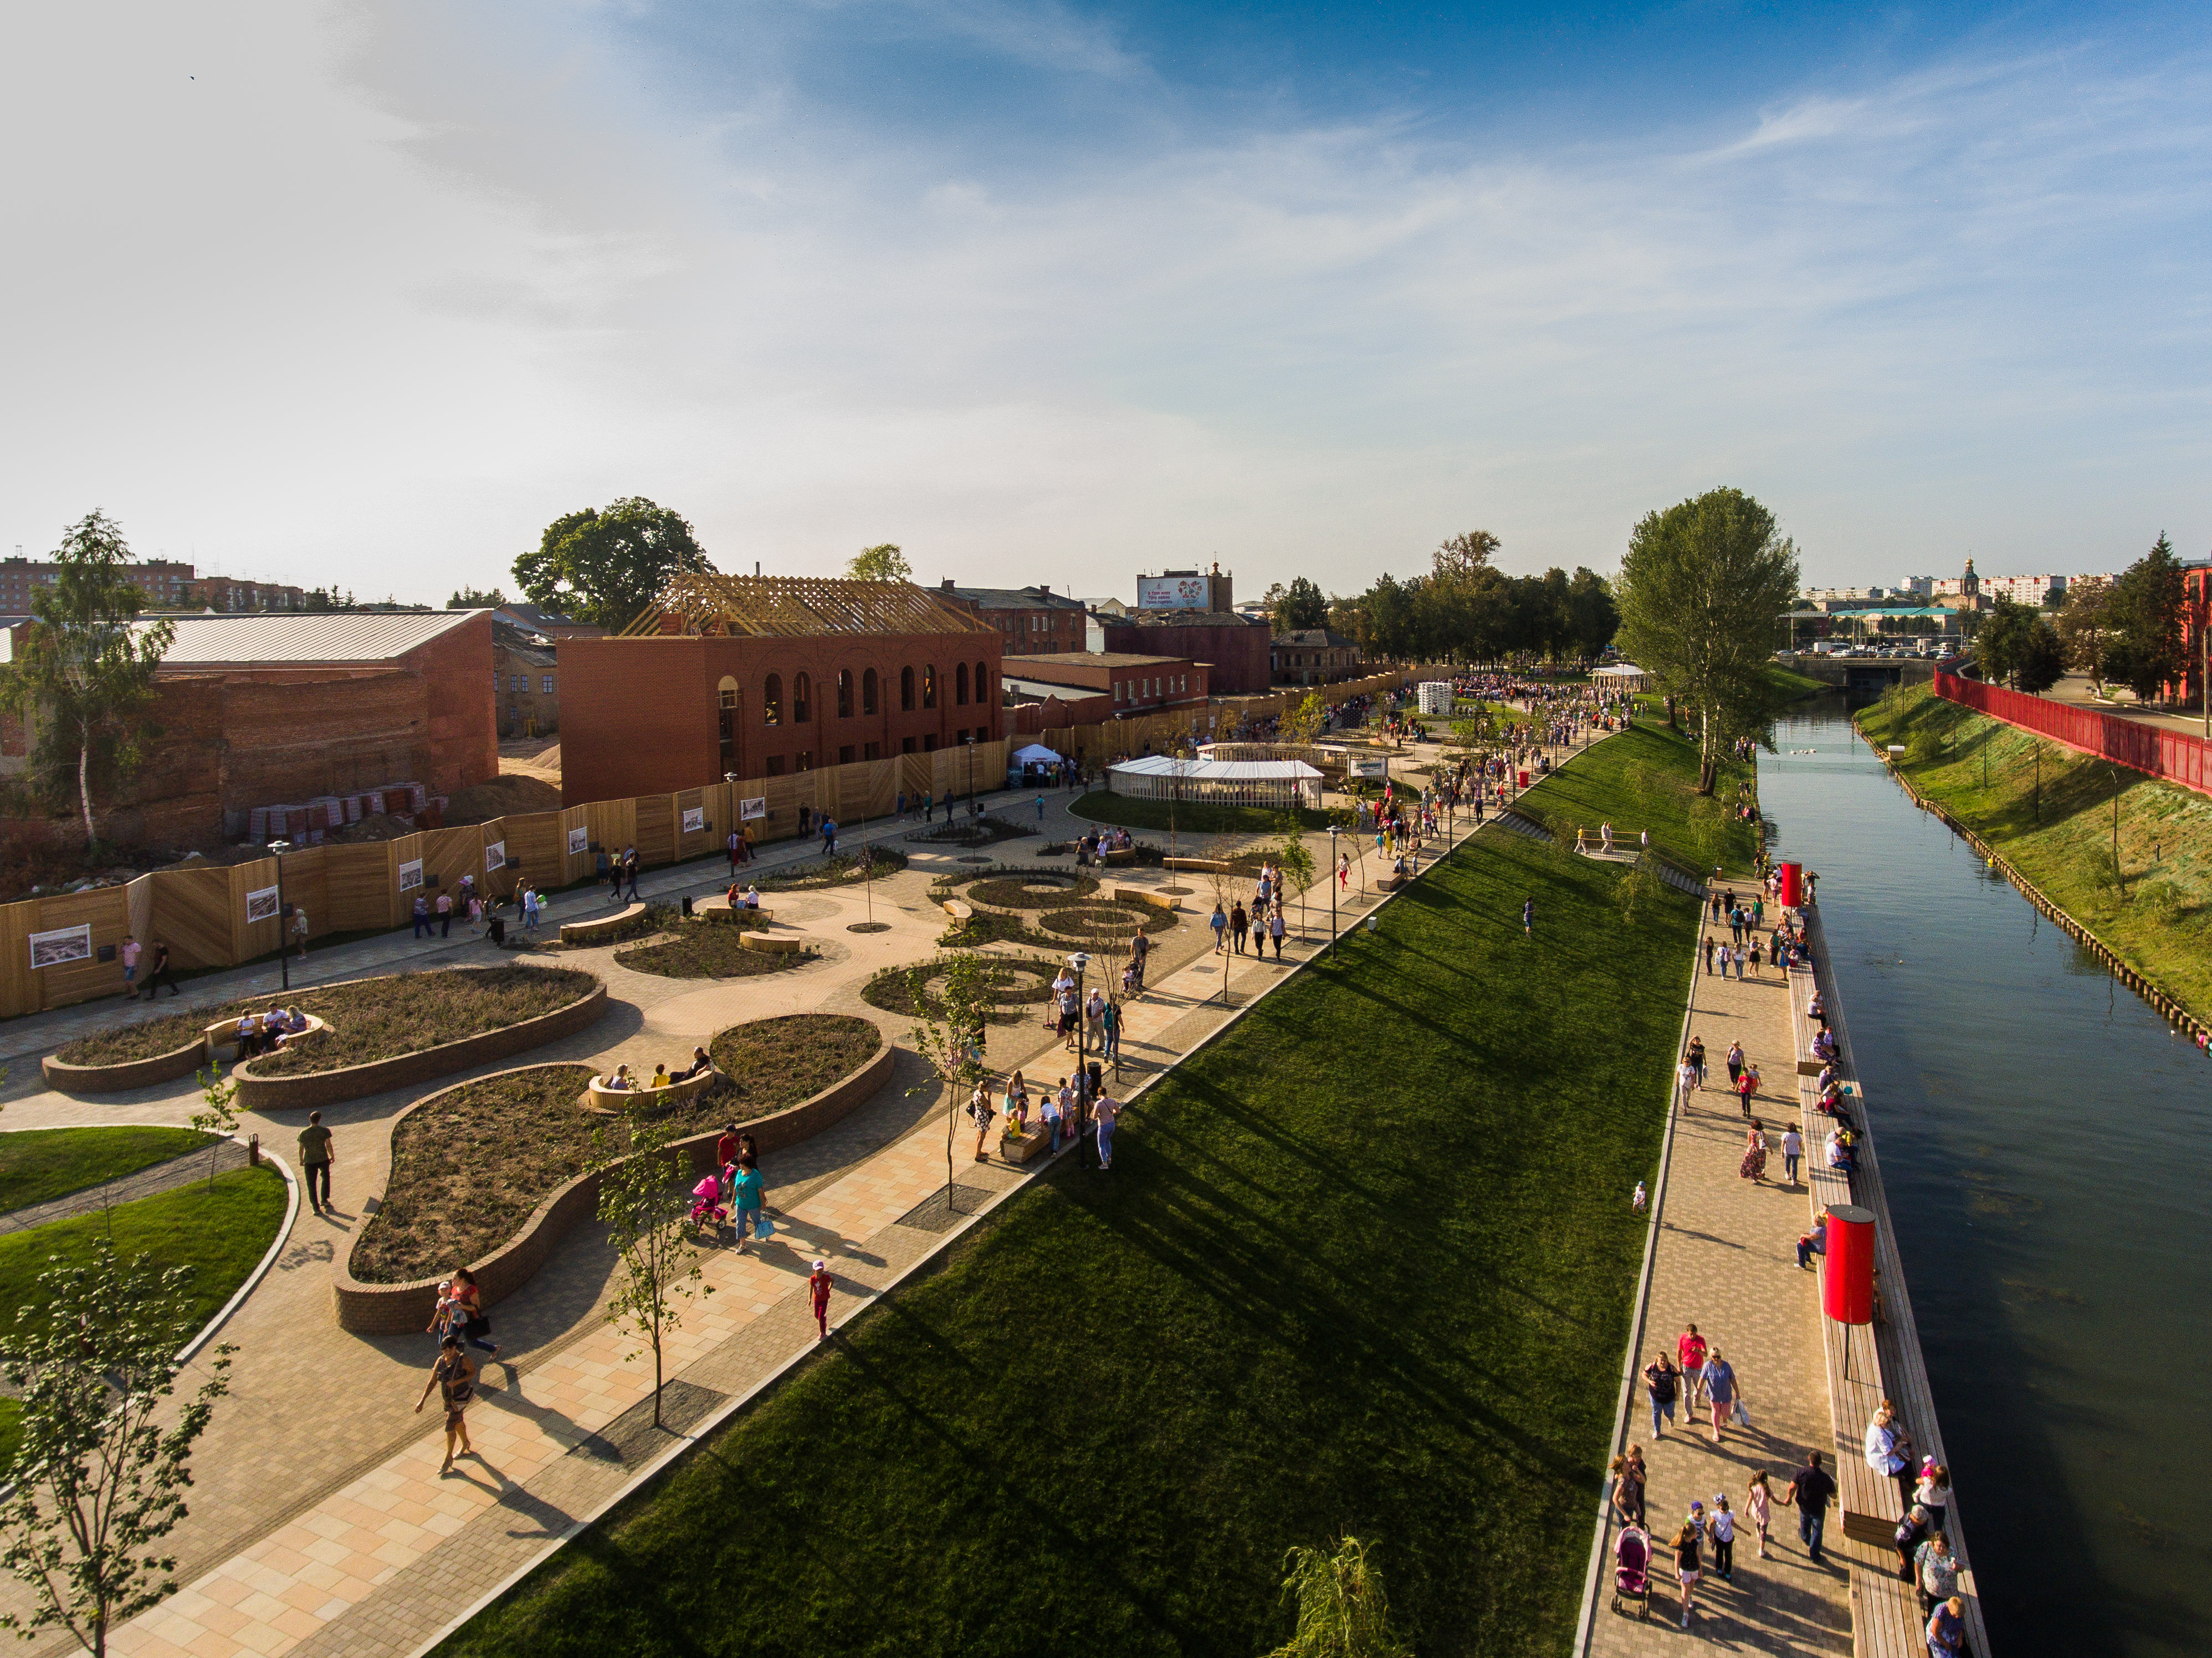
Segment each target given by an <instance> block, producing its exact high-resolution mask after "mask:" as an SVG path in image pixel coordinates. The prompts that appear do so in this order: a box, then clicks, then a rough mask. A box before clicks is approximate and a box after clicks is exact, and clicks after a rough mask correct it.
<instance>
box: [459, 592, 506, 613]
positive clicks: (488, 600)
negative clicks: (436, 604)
mask: <svg viewBox="0 0 2212 1658" xmlns="http://www.w3.org/2000/svg"><path fill="white" fill-rule="evenodd" d="M506 603H507V595H506V594H505V593H503V592H501V591H500V590H499V589H498V588H496V587H495V588H493V589H492V590H491V591H490V592H483V590H482V589H481V588H477V587H457V588H455V589H454V590H453V597H452V598H449V599H447V601H446V608H447V610H496V609H497V608H498V607H499V606H501V604H506Z"/></svg>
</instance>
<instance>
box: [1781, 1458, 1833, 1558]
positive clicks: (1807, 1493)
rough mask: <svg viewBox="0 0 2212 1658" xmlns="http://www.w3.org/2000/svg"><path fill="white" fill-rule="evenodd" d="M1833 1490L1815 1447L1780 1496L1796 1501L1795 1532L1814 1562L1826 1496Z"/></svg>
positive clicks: (1818, 1552)
mask: <svg viewBox="0 0 2212 1658" xmlns="http://www.w3.org/2000/svg"><path fill="white" fill-rule="evenodd" d="M1835 1494H1836V1482H1835V1481H1834V1480H1833V1479H1831V1478H1830V1477H1829V1475H1828V1471H1827V1470H1826V1468H1823V1467H1821V1466H1820V1452H1818V1451H1814V1453H1813V1454H1812V1455H1810V1456H1808V1457H1807V1458H1806V1459H1805V1466H1804V1467H1802V1468H1800V1469H1798V1470H1797V1477H1796V1479H1792V1480H1791V1481H1790V1490H1789V1491H1788V1492H1787V1493H1785V1494H1784V1498H1783V1500H1784V1502H1789V1503H1796V1505H1797V1536H1798V1538H1799V1540H1801V1541H1802V1543H1803V1544H1804V1545H1805V1551H1806V1552H1807V1553H1808V1554H1809V1555H1810V1556H1811V1557H1812V1559H1813V1564H1814V1565H1816V1566H1817V1565H1819V1564H1820V1533H1821V1530H1822V1528H1823V1527H1824V1526H1825V1525H1826V1521H1827V1517H1828V1499H1829V1498H1830V1497H1833V1496H1834V1495H1835Z"/></svg>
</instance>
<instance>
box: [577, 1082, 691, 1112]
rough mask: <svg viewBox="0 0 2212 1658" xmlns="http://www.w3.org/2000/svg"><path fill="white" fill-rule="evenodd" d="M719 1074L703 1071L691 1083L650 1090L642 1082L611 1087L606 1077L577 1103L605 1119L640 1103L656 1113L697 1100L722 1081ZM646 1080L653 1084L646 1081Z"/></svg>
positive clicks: (587, 1086) (591, 1084) (590, 1085)
mask: <svg viewBox="0 0 2212 1658" xmlns="http://www.w3.org/2000/svg"><path fill="white" fill-rule="evenodd" d="M721 1074H722V1073H721V1072H719V1071H702V1072H700V1073H699V1075H697V1076H696V1077H693V1078H690V1079H689V1080H688V1081H684V1082H680V1083H671V1084H668V1086H667V1087H665V1088H647V1087H645V1086H644V1085H643V1084H642V1083H641V1084H640V1085H639V1086H638V1087H635V1088H609V1087H607V1086H605V1083H606V1078H604V1077H594V1078H592V1080H591V1081H590V1082H589V1083H587V1084H585V1087H584V1092H583V1094H582V1096H581V1097H580V1098H579V1099H578V1100H577V1102H576V1103H577V1104H578V1105H580V1106H581V1107H583V1108H584V1109H585V1110H586V1111H592V1112H597V1113H599V1114H602V1115H605V1116H616V1115H619V1114H621V1113H623V1112H624V1111H629V1110H635V1108H637V1107H638V1106H639V1105H641V1104H642V1105H644V1106H645V1107H646V1108H648V1109H650V1110H653V1111H659V1110H661V1109H664V1108H666V1107H668V1106H671V1105H674V1104H675V1103H676V1102H678V1101H679V1100H695V1099H696V1098H698V1097H699V1096H700V1095H702V1094H703V1093H705V1092H706V1091H707V1090H708V1089H710V1088H712V1087H713V1086H714V1084H716V1083H717V1082H719V1081H720V1079H721ZM644 1080H645V1081H650V1080H651V1078H645V1079H644Z"/></svg>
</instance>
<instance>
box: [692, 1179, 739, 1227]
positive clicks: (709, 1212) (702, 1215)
mask: <svg viewBox="0 0 2212 1658" xmlns="http://www.w3.org/2000/svg"><path fill="white" fill-rule="evenodd" d="M691 1195H692V1197H693V1198H694V1199H696V1202H694V1203H693V1204H692V1206H691V1224H693V1225H694V1226H703V1227H705V1228H707V1229H708V1230H709V1231H711V1232H713V1233H714V1236H716V1237H717V1238H720V1236H722V1227H723V1225H724V1224H726V1222H727V1221H728V1220H729V1218H730V1212H729V1210H728V1209H727V1208H726V1207H725V1206H724V1205H723V1203H722V1182H721V1180H720V1177H719V1176H717V1175H708V1176H707V1177H706V1178H705V1179H704V1180H702V1181H700V1182H699V1183H698V1184H697V1185H696V1186H695V1187H692V1188H691Z"/></svg>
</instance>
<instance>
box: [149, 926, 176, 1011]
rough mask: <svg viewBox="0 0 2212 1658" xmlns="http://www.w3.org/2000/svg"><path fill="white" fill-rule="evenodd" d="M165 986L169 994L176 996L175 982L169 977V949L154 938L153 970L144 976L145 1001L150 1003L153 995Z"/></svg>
mask: <svg viewBox="0 0 2212 1658" xmlns="http://www.w3.org/2000/svg"><path fill="white" fill-rule="evenodd" d="M165 984H166V985H167V986H168V987H169V994H171V995H172V996H173V995H175V994H177V981H175V980H174V979H173V978H171V977H170V976H169V947H168V945H167V944H163V943H162V942H161V940H160V939H159V938H156V939H155V940H154V967H153V970H152V971H151V972H149V973H148V974H147V975H146V999H147V1000H148V1001H149V1002H150V1001H152V1000H153V999H154V993H155V991H157V990H159V989H160V988H161V987H162V986H163V985H165Z"/></svg>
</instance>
